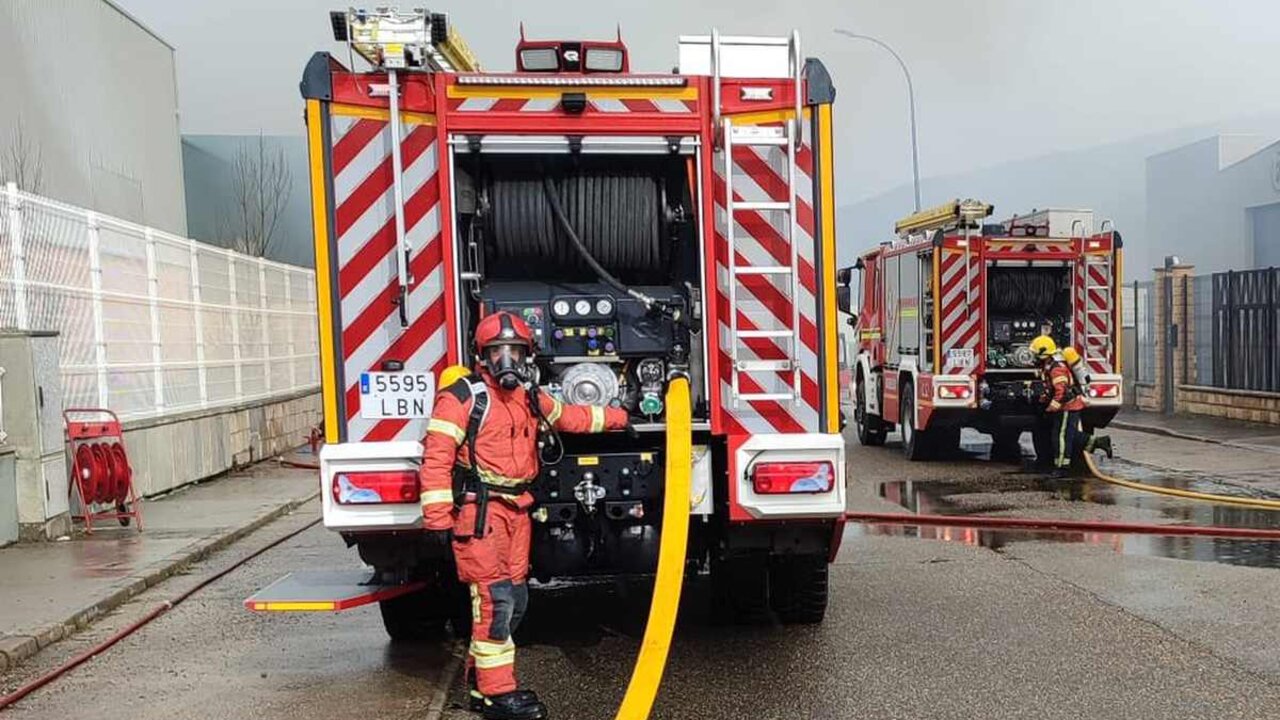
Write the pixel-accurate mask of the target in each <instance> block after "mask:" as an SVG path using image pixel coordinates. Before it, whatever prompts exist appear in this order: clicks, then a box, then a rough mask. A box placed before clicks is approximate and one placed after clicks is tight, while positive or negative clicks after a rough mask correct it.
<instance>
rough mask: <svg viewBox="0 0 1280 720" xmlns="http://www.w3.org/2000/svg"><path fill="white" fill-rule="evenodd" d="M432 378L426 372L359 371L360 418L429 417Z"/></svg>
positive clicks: (433, 383) (433, 388)
mask: <svg viewBox="0 0 1280 720" xmlns="http://www.w3.org/2000/svg"><path fill="white" fill-rule="evenodd" d="M435 389H436V379H435V376H434V375H432V374H431V373H429V372H420V373H414V372H367V373H360V417H362V418H366V419H370V420H380V419H384V418H396V419H400V418H425V417H431V405H432V403H433V402H434V400H435Z"/></svg>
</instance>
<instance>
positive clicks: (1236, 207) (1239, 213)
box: [1146, 135, 1280, 273]
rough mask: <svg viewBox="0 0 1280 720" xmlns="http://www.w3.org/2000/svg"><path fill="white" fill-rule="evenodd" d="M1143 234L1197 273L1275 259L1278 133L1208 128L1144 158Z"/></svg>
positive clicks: (1279, 222) (1279, 255) (1278, 242)
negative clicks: (1190, 140)
mask: <svg viewBox="0 0 1280 720" xmlns="http://www.w3.org/2000/svg"><path fill="white" fill-rule="evenodd" d="M1146 236H1147V237H1148V238H1152V239H1155V240H1158V241H1159V243H1160V247H1161V248H1162V249H1164V251H1165V252H1166V254H1172V255H1178V256H1179V257H1181V258H1182V260H1183V261H1185V262H1188V263H1191V264H1193V265H1195V268H1196V272H1197V273H1214V272H1223V271H1226V270H1249V269H1253V268H1264V267H1272V266H1280V141H1277V140H1276V138H1275V137H1274V136H1261V135H1215V136H1213V137H1208V138H1205V139H1204V140H1200V141H1199V142H1194V143H1191V144H1189V145H1183V146H1181V147H1178V148H1176V149H1173V150H1170V151H1168V152H1164V153H1160V154H1159V155H1154V156H1152V157H1150V158H1148V159H1147V229H1146Z"/></svg>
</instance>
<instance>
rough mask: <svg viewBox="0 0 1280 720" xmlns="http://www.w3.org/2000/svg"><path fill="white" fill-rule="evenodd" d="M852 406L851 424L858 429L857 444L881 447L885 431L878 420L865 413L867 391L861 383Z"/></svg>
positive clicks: (882, 424)
mask: <svg viewBox="0 0 1280 720" xmlns="http://www.w3.org/2000/svg"><path fill="white" fill-rule="evenodd" d="M854 403H855V404H854V406H853V424H854V425H856V426H857V428H858V443H859V444H860V445H866V446H868V447H870V446H874V445H883V444H884V436H885V435H887V434H888V433H887V432H886V431H885V428H884V423H883V422H881V420H880V418H878V417H874V416H872V415H870V414H868V413H867V391H866V388H865V387H864V386H863V383H861V382H860V383H858V391H857V397H856V400H855V401H854Z"/></svg>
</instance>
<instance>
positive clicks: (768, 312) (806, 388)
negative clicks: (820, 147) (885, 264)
mask: <svg viewBox="0 0 1280 720" xmlns="http://www.w3.org/2000/svg"><path fill="white" fill-rule="evenodd" d="M809 130H810V128H809V124H808V123H807V122H806V124H805V137H808V136H809ZM732 160H733V162H732V166H733V167H732V170H731V172H732V187H733V190H734V197H735V200H737V201H775V202H778V201H786V200H787V162H788V160H787V153H786V149H785V148H779V147H755V146H741V145H740V146H736V147H734V148H733V157H732ZM796 160H797V162H796V166H797V172H796V187H795V194H796V201H797V206H798V208H799V211H798V213H797V218H796V220H797V228H796V237H795V241H796V242H797V243H798V246H797V251H798V256H799V265H800V267H799V277H800V283H799V287H798V288H797V289H798V295H799V297H798V298H795V300H796V301H797V302H798V303H799V309H800V346H799V348H798V359H799V362H800V375H801V383H800V390H801V401H800V402H797V403H790V402H776V401H751V402H740V403H739V404H738V406H737V407H734V404H733V397H732V372H733V368H732V365H731V361H730V357H731V344H732V342H733V339H732V337H731V336H730V331H729V312H730V307H729V283H730V282H731V281H732V279H731V278H730V276H729V245H728V239H727V227H728V226H727V222H728V221H729V218H728V213H727V211H726V209H725V203H726V192H727V189H728V185H727V184H726V178H725V177H724V171H725V168H724V157H723V153H722V152H717V154H716V158H715V160H714V166H715V173H716V176H715V187H714V188H713V193H714V197H715V204H716V207H715V231H716V237H715V243H716V244H715V258H716V268H715V270H716V313H717V318H716V320H717V321H718V323H719V333H718V335H719V338H720V346H719V348H718V357H717V363H716V367H717V368H718V369H719V373H718V375H719V377H718V380H719V382H720V398H721V407H720V410H721V413H722V417H723V418H724V419H725V424H726V426H727V428H728V430H729V432H731V433H735V434H743V433H746V434H756V433H804V432H818V431H819V429H820V428H819V425H818V418H819V415H818V410H819V407H820V402H821V398H820V396H819V392H818V382H817V378H818V348H819V341H818V327H817V319H816V318H817V300H816V297H817V278H816V274H815V271H814V257H815V252H816V243H815V237H816V231H815V228H814V214H813V179H812V178H813V151H812V147H811V146H810V145H809V144H808V143H806V144H804V145H803V146H802V147H801V148H800V150H799V152H797V156H796ZM735 214H736V216H737V217H736V218H735V221H736V222H737V226H736V228H735V230H734V237H735V245H736V252H737V257H736V258H735V263H736V264H737V265H738V266H739V267H749V266H763V265H790V264H791V248H790V245H789V243H788V242H787V235H788V233H789V228H788V224H789V223H790V218H789V217H788V216H787V213H785V212H777V211H751V212H743V211H738V212H736V213H735ZM737 283H738V286H737V289H736V297H737V308H736V312H737V316H738V329H739V330H757V329H758V330H785V329H789V328H790V327H791V322H792V306H791V303H792V301H793V298H791V297H789V293H790V288H789V287H788V285H789V283H788V282H787V281H786V279H785V277H781V276H770V275H747V276H740V277H739V278H738V280H737ZM738 342H739V346H738V357H739V359H742V360H782V359H786V357H787V352H786V348H787V347H789V343H788V341H786V340H779V339H775V338H746V339H740V340H739V341H738ZM738 382H739V390H740V392H743V393H778V392H790V391H791V390H792V373H791V372H789V371H780V372H777V373H774V374H768V373H765V372H756V373H739V376H738Z"/></svg>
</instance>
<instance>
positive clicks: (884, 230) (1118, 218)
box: [837, 117, 1280, 279]
mask: <svg viewBox="0 0 1280 720" xmlns="http://www.w3.org/2000/svg"><path fill="white" fill-rule="evenodd" d="M1226 126H1229V127H1230V128H1232V129H1238V128H1242V127H1243V128H1249V129H1256V128H1264V127H1270V128H1272V129H1274V128H1280V118H1274V117H1272V118H1252V119H1248V120H1240V121H1233V122H1231V123H1229V124H1226V123H1224V127H1208V126H1206V127H1194V128H1183V129H1178V130H1171V131H1167V132H1162V133H1155V134H1151V135H1146V136H1142V137H1138V138H1133V139H1130V140H1124V141H1120V142H1115V143H1109V144H1105V145H1097V146H1094V147H1088V148H1082V149H1079V150H1071V151H1067V152H1061V153H1054V154H1050V155H1044V156H1041V157H1036V158H1031V159H1027V160H1018V161H1014V162H1008V163H1002V164H1000V165H994V166H991V167H986V168H980V169H977V170H973V171H971V172H967V173H960V174H954V175H944V176H939V177H931V178H925V179H924V180H923V181H922V183H921V195H922V204H923V205H924V207H930V206H932V205H938V204H941V203H943V202H946V201H947V200H951V199H954V198H961V199H963V198H975V199H978V200H983V201H985V202H989V203H992V204H994V205H995V214H994V215H993V217H994V218H999V219H1005V218H1008V217H1009V216H1010V215H1013V214H1015V213H1016V214H1023V213H1026V212H1029V211H1030V210H1032V209H1033V208H1044V207H1064V208H1089V209H1092V210H1093V211H1094V218H1095V227H1096V225H1097V223H1099V222H1101V221H1102V220H1104V219H1111V220H1113V221H1114V222H1115V225H1116V229H1117V230H1119V231H1120V233H1121V235H1123V236H1124V240H1125V255H1126V258H1125V267H1126V275H1127V276H1128V278H1127V279H1142V278H1144V277H1147V276H1148V275H1149V272H1150V269H1151V268H1152V267H1154V266H1155V265H1156V264H1158V263H1159V262H1160V261H1161V258H1162V257H1163V254H1162V253H1161V252H1160V248H1159V247H1158V244H1157V243H1156V242H1155V241H1154V240H1152V239H1149V238H1147V237H1146V204H1147V202H1146V161H1147V158H1148V157H1150V156H1151V155H1155V154H1157V153H1161V152H1165V151H1168V150H1171V149H1173V148H1177V147H1180V146H1182V145H1186V144H1188V143H1191V142H1195V141H1197V140H1201V139H1203V138H1205V137H1209V136H1212V135H1214V134H1217V133H1219V132H1224V131H1225V130H1226ZM911 209H912V189H911V186H910V185H909V184H907V185H902V186H899V187H896V188H894V189H892V190H889V191H887V192H884V193H881V194H879V195H875V196H872V197H870V198H867V199H865V200H861V201H857V202H851V203H840V204H838V206H837V211H838V213H839V214H838V216H837V220H838V228H839V229H838V238H839V240H838V243H839V249H838V253H837V254H838V258H839V262H840V264H841V265H846V264H850V263H852V262H853V261H854V259H855V258H856V257H857V255H858V254H859V253H861V252H862V251H863V250H866V249H867V248H870V247H872V246H874V245H875V244H876V243H878V242H881V241H883V240H888V239H890V238H891V237H892V235H893V223H894V222H895V221H897V220H899V219H901V218H902V217H903V216H905V215H908V214H910V212H911Z"/></svg>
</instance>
